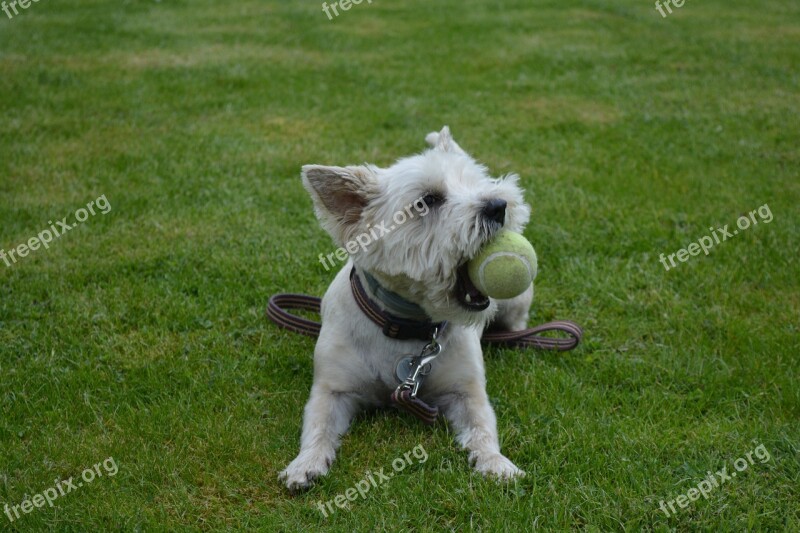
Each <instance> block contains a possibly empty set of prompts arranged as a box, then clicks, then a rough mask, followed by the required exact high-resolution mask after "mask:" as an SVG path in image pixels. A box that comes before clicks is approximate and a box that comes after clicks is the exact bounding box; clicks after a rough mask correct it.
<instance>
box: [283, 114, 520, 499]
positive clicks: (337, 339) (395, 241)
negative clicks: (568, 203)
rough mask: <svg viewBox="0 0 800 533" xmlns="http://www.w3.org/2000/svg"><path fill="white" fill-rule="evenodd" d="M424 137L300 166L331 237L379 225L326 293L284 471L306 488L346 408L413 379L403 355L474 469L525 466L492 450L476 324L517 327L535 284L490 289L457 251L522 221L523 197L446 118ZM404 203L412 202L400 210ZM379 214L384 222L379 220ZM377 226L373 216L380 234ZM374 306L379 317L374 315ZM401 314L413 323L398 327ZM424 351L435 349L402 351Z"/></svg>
mask: <svg viewBox="0 0 800 533" xmlns="http://www.w3.org/2000/svg"><path fill="white" fill-rule="evenodd" d="M426 140H427V141H428V143H429V144H430V145H431V146H432V148H430V149H429V150H427V151H425V152H424V153H422V154H420V155H416V156H412V157H408V158H405V159H401V160H399V161H398V162H397V163H395V164H394V165H393V166H391V167H390V168H387V169H381V168H377V167H374V166H371V165H365V166H350V167H327V166H319V165H307V166H304V167H303V172H302V177H303V185H304V186H305V188H306V189H307V190H308V192H309V194H310V195H311V198H312V199H313V202H314V207H315V210H316V213H317V217H318V218H319V220H320V222H321V224H322V226H323V228H325V230H327V232H328V233H330V235H331V237H333V240H334V241H335V242H336V243H337V244H338V245H339V246H347V245H349V244H353V242H354V241H353V239H354V237H355V236H357V235H363V234H371V235H373V237H378V238H376V239H374V240H373V241H372V242H370V243H369V246H368V247H366V246H361V249H360V250H356V252H352V251H351V258H350V261H348V263H347V264H346V265H345V266H344V268H342V270H341V271H340V272H339V273H338V275H337V276H336V278H335V279H334V281H333V283H332V284H331V286H330V287H329V288H328V291H327V292H326V293H325V296H324V298H323V300H322V330H321V332H320V336H319V340H318V342H317V345H316V349H315V351H314V383H313V386H312V387H311V397H310V399H309V400H308V404H307V405H306V407H305V416H304V420H303V432H302V438H301V446H300V453H299V454H298V456H297V457H296V458H295V459H294V460H293V461H292V462H291V463H290V464H289V465H288V466H287V467H286V469H285V470H283V471H282V472H281V473H280V478H281V479H282V480H283V481H284V482H285V483H286V486H287V487H288V488H289V489H290V490H291V491H296V490H300V489H305V488H308V487H309V486H310V485H311V483H312V482H313V481H314V480H315V479H316V478H317V477H319V476H322V475H325V474H326V473H327V472H328V469H329V468H330V466H331V463H332V461H333V459H334V457H335V454H336V449H337V448H338V445H339V438H340V436H341V435H343V434H344V433H345V432H346V431H347V428H348V426H349V425H350V421H351V420H352V418H353V416H354V415H355V414H356V413H357V412H358V411H359V410H360V409H362V408H365V407H369V406H387V405H389V404H390V403H391V401H390V398H391V399H394V396H393V394H392V393H393V391H395V392H398V390H399V389H398V387H399V386H400V387H401V388H402V383H403V381H404V380H408V379H409V377H408V371H406V372H405V374H404V373H403V372H402V371H401V367H408V366H409V365H411V366H413V364H415V363H416V365H417V367H418V368H417V372H416V373H415V374H418V376H419V379H418V380H417V382H416V384H415V386H413V394H412V395H411V396H414V397H417V398H419V403H421V404H422V405H426V404H425V402H427V404H430V405H433V406H436V407H435V408H433V409H434V410H436V409H437V408H438V409H441V412H442V414H443V415H444V417H445V418H446V419H447V420H448V421H449V423H450V424H451V426H452V427H453V428H454V430H455V431H456V434H457V440H458V442H459V443H460V444H461V445H462V446H463V447H464V448H466V449H467V450H468V451H469V459H470V462H471V463H473V464H474V466H475V469H476V470H477V471H478V472H481V473H482V474H484V475H492V476H496V477H497V478H499V479H510V478H514V477H518V476H523V475H524V474H525V473H524V472H523V471H522V470H520V469H519V468H517V467H516V466H515V465H514V464H513V463H512V462H511V461H510V460H508V459H507V458H506V457H505V456H503V455H502V454H501V453H500V445H499V442H498V438H497V422H496V418H495V415H494V411H493V410H492V407H491V406H490V405H489V400H488V397H487V395H486V390H485V387H486V378H485V375H484V367H483V353H482V351H481V344H480V337H481V334H482V332H483V329H484V328H485V327H487V326H489V325H491V327H493V328H499V329H508V330H520V329H524V328H525V327H526V323H527V319H528V310H529V307H530V304H531V300H532V298H533V287H532V286H531V288H530V289H528V291H526V292H525V293H523V294H522V295H520V296H518V297H516V298H514V299H511V300H504V301H500V302H497V301H494V300H493V299H490V298H488V297H487V296H485V295H483V294H481V293H480V292H479V291H478V290H477V289H476V288H475V287H474V285H473V284H472V283H471V282H470V281H469V278H468V276H467V274H466V268H465V264H466V262H467V261H468V260H469V259H470V258H472V257H474V256H475V255H476V254H477V252H478V250H479V249H480V248H481V247H482V246H483V245H484V244H485V243H486V242H487V241H489V240H490V239H492V237H494V236H495V234H497V232H499V231H500V230H501V228H506V229H509V230H511V231H515V232H520V233H521V232H522V229H523V227H524V226H525V224H526V223H527V222H528V217H529V216H530V208H529V207H528V205H527V204H525V202H524V200H523V197H522V191H521V190H520V188H519V187H518V186H517V179H518V177H517V176H516V175H513V174H512V175H508V176H505V177H503V178H500V179H493V178H491V177H490V176H489V174H488V171H487V169H486V168H485V167H484V166H482V165H480V164H478V163H476V162H475V161H474V160H473V159H472V158H471V157H470V156H469V155H467V154H466V153H465V152H464V151H463V150H462V149H461V147H459V146H458V144H456V142H455V141H454V140H453V139H452V137H451V136H450V131H449V130H448V128H447V127H446V126H445V127H444V129H442V131H441V132H439V133H435V132H434V133H430V134H428V136H427V137H426ZM408 206H413V207H414V209H415V210H416V211H417V213H418V214H420V215H421V216H419V217H415V216H413V213H411V212H410V210H409V208H408ZM404 209H405V213H406V214H407V215H410V216H408V217H402V218H403V222H402V224H396V223H397V222H398V218H400V217H397V216H396V214H398V213H400V212H403V211H404ZM423 211H424V213H423ZM389 224H394V225H392V226H391V227H390V228H389V229H387V226H388V225H389ZM375 228H382V233H381V235H376V233H375ZM359 242H361V241H359ZM356 248H357V247H356V246H348V250H355V249H356ZM351 271H354V273H353V277H354V279H351ZM356 289H359V290H360V291H362V293H361V294H362V295H364V296H365V297H364V298H362V300H365V299H366V300H368V301H369V303H368V306H370V305H371V306H372V309H373V311H372V312H370V309H369V308H367V307H365V305H364V304H363V302H361V303H360V302H359V299H358V298H357V292H358V291H357V290H356ZM375 308H377V309H378V310H377V311H376V310H375ZM376 315H380V316H377V317H376ZM387 317H388V318H387ZM381 319H383V320H384V321H387V320H388V322H389V324H388V325H386V326H385V327H384V328H381V327H380V326H379V324H380V323H381ZM445 321H446V324H445ZM405 325H410V326H409V327H410V329H408V330H407V331H405V334H404V333H403V332H401V333H400V334H398V333H397V331H398V329H401V330H402V329H404V327H405ZM420 331H422V332H423V334H422V335H419V333H420ZM426 350H427V352H426ZM421 351H422V355H425V353H428V354H429V355H430V354H432V353H433V352H435V353H433V357H428V358H426V359H424V360H419V359H418V360H416V361H410V358H411V357H413V356H415V355H417V354H420V353H421ZM440 352H441V353H440ZM439 353H440V355H438V357H437V356H436V355H437V354H439ZM413 370H414V368H412V369H411V371H412V372H413ZM423 376H424V377H425V381H424V383H423V384H421V379H422V377H423ZM412 382H413V380H412V381H408V383H409V384H411V383H412ZM407 388H410V387H407ZM407 392H409V393H410V392H411V391H410V390H409V391H407ZM417 392H418V395H417ZM406 398H408V395H406ZM415 401H416V400H415ZM426 407H428V406H426ZM412 411H413V409H412ZM433 416H434V417H435V416H436V415H435V414H434V415H433Z"/></svg>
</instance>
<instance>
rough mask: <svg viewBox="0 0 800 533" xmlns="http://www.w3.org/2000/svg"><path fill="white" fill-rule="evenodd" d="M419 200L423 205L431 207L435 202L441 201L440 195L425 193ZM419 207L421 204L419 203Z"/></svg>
mask: <svg viewBox="0 0 800 533" xmlns="http://www.w3.org/2000/svg"><path fill="white" fill-rule="evenodd" d="M421 202H425V205H427V206H428V207H432V206H434V205H436V204H440V203H442V197H441V196H439V195H438V194H426V195H425V196H423V197H422V200H421ZM420 207H422V206H421V205H420Z"/></svg>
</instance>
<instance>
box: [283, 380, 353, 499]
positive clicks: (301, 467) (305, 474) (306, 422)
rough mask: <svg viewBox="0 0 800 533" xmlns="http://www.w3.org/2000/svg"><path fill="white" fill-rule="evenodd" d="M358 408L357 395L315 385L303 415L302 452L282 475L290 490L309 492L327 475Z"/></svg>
mask: <svg viewBox="0 0 800 533" xmlns="http://www.w3.org/2000/svg"><path fill="white" fill-rule="evenodd" d="M357 408H358V401H357V400H356V398H355V396H354V395H352V394H348V393H345V392H334V391H331V390H330V389H329V388H328V387H326V386H325V385H323V384H314V386H313V387H312V388H311V397H310V398H309V400H308V403H307V404H306V408H305V415H304V416H303V436H302V438H301V439H300V453H299V454H298V455H297V457H296V458H295V459H294V461H292V462H291V463H289V466H287V467H286V469H285V470H284V471H283V472H281V473H280V479H281V480H283V481H284V482H285V483H286V486H287V487H288V488H289V490H290V491H292V492H295V491H298V490H303V489H307V488H309V487H310V486H311V484H312V483H313V482H314V480H315V479H316V478H318V477H319V476H324V475H325V474H327V473H328V469H329V468H330V466H331V463H332V462H333V458H334V457H335V456H336V449H337V448H338V447H339V437H340V436H341V435H343V434H344V433H345V432H346V431H347V428H348V427H349V426H350V421H351V420H352V419H353V415H354V414H355V412H356V410H357Z"/></svg>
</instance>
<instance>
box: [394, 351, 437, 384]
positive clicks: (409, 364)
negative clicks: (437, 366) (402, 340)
mask: <svg viewBox="0 0 800 533" xmlns="http://www.w3.org/2000/svg"><path fill="white" fill-rule="evenodd" d="M415 357H416V356H413V355H407V356H405V357H403V358H402V359H400V360H399V361H398V362H397V367H395V369H394V375H395V377H396V378H397V379H398V380H400V383H403V382H404V381H405V380H407V379H408V377H409V376H410V375H411V372H412V371H413V369H414V359H415ZM430 371H431V364H430V363H428V364H427V365H425V366H424V367H422V370H421V371H420V375H422V376H427V375H428V374H429V373H430Z"/></svg>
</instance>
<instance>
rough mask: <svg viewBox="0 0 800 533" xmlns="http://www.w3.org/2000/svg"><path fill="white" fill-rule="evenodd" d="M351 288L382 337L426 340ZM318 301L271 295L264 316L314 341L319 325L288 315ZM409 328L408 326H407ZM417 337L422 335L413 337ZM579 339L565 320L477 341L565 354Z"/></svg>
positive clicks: (317, 306) (425, 333) (575, 329)
mask: <svg viewBox="0 0 800 533" xmlns="http://www.w3.org/2000/svg"><path fill="white" fill-rule="evenodd" d="M350 282H351V285H352V287H353V294H354V296H355V298H356V302H357V303H358V305H359V307H360V308H361V310H362V311H363V312H364V314H366V315H367V317H369V319H370V320H372V321H373V322H374V323H375V324H377V325H378V326H379V327H380V328H381V329H382V330H383V332H384V334H385V335H387V336H389V337H392V338H397V339H403V338H406V339H407V338H421V339H427V338H429V333H428V329H425V330H424V331H422V330H419V331H417V330H416V329H413V330H411V329H405V328H404V325H403V324H402V323H400V324H398V319H396V318H391V317H390V316H388V315H387V314H386V313H385V312H384V311H383V310H382V309H380V307H378V306H377V305H376V304H374V302H371V301H370V300H369V298H364V295H365V292H364V289H363V287H361V284H360V282H359V281H358V276H355V275H352V274H351V276H350ZM321 302H322V300H321V299H320V298H317V297H316V296H307V295H305V294H275V295H273V296H272V297H271V298H270V299H269V305H268V306H267V316H268V317H269V318H270V320H272V321H273V322H275V323H276V324H277V325H279V326H281V327H283V328H286V329H288V330H291V331H294V332H295V333H300V334H302V335H308V336H309V337H318V336H319V331H320V328H321V327H322V326H321V324H320V323H319V322H315V321H313V320H309V319H307V318H302V317H299V316H297V315H294V314H292V313H290V312H289V311H288V310H289V309H297V310H303V311H313V312H315V313H319V312H320V303H321ZM429 326H437V327H441V325H439V324H429ZM409 327H411V326H409ZM548 332H549V333H565V334H566V335H567V337H546V336H543V335H541V334H542V333H548ZM417 333H422V334H421V335H417ZM582 338H583V331H582V330H581V328H580V326H578V325H577V324H576V323H574V322H570V321H568V320H557V321H554V322H547V323H546V324H542V325H540V326H536V327H534V328H529V329H523V330H520V331H499V332H484V334H483V337H482V338H481V341H482V342H483V343H484V344H490V345H498V346H505V347H514V348H536V349H540V350H557V351H567V350H572V349H573V348H575V347H576V346H577V345H578V344H579V343H580V342H581V339H582Z"/></svg>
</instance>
